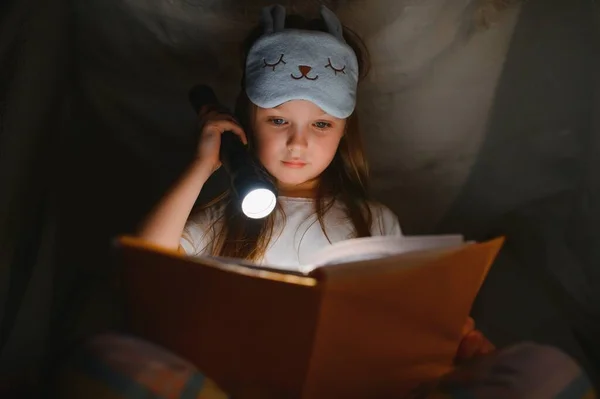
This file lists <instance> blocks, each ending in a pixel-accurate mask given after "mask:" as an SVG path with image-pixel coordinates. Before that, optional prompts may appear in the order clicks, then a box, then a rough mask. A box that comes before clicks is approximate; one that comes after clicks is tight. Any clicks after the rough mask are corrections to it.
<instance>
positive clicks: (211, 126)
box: [202, 111, 248, 144]
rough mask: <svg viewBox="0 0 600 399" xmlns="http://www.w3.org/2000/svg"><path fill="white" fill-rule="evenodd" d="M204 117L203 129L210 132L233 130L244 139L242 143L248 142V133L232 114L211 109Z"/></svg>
mask: <svg viewBox="0 0 600 399" xmlns="http://www.w3.org/2000/svg"><path fill="white" fill-rule="evenodd" d="M203 119H204V120H205V122H204V125H203V127H202V129H203V130H204V131H206V132H207V133H208V134H211V133H218V134H222V133H223V132H227V131H231V132H233V133H234V134H235V135H236V136H238V137H239V138H240V140H242V143H244V144H248V140H247V138H246V133H245V132H244V130H243V129H242V127H241V126H240V125H239V123H238V122H237V120H236V119H235V117H233V116H232V115H230V114H225V113H219V112H215V111H209V112H207V113H206V114H205V116H204V118H203Z"/></svg>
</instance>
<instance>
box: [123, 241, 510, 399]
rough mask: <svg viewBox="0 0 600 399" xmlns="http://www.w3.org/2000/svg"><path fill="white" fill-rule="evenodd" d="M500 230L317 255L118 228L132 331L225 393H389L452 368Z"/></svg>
mask: <svg viewBox="0 0 600 399" xmlns="http://www.w3.org/2000/svg"><path fill="white" fill-rule="evenodd" d="M502 242H503V240H502V239H500V238H499V239H495V240H492V241H489V242H485V243H472V244H465V245H459V246H456V247H445V248H439V249H428V250H420V251H410V252H406V253H401V254H397V255H393V256H387V257H384V258H379V259H370V260H358V261H351V262H349V263H342V264H336V265H328V266H324V267H319V268H316V269H315V270H313V271H312V272H310V273H309V274H307V275H300V274H298V273H286V272H283V271H276V270H273V269H266V268H265V269H261V268H254V267H246V266H242V265H239V264H235V263H233V262H226V261H222V260H221V261H219V260H215V259H211V258H191V257H186V256H181V255H180V254H177V253H175V252H169V251H164V250H161V249H159V248H155V247H152V246H149V245H147V244H146V243H145V242H143V241H140V240H137V239H134V238H130V237H123V238H121V239H120V240H119V241H118V245H117V256H118V259H119V262H120V264H121V267H122V272H123V283H124V284H123V287H124V294H125V299H126V305H127V309H128V320H129V322H130V325H131V329H132V332H134V333H135V334H137V335H139V336H141V337H143V338H146V339H148V340H150V341H152V342H155V343H157V344H159V345H163V346H164V347H166V348H168V349H170V350H172V351H174V352H175V353H177V354H179V355H181V356H183V357H185V358H186V359H188V360H189V361H191V362H193V363H194V364H195V365H196V366H197V367H198V368H199V369H200V370H201V371H202V372H204V373H205V374H206V375H207V376H208V377H210V378H211V379H213V380H214V381H216V382H217V383H218V384H220V386H221V387H222V388H223V389H224V390H225V391H226V392H228V393H229V394H231V395H233V396H236V397H242V398H243V397H261V398H271V397H272V398H282V397H285V398H321V397H323V398H325V397H327V398H331V397H344V398H352V397H389V396H390V395H391V396H399V395H402V394H406V393H407V392H408V391H410V390H411V389H413V388H414V387H416V386H417V385H419V384H421V383H423V382H426V381H430V380H432V379H435V378H437V377H440V376H441V375H443V374H445V373H446V372H448V371H450V370H451V369H452V364H453V359H454V356H455V354H456V351H457V348H458V345H459V342H460V339H461V336H460V334H461V330H462V327H463V325H464V323H465V321H466V319H467V317H468V315H469V312H470V310H471V307H472V304H473V301H474V299H475V296H476V295H477V292H478V291H479V288H480V287H481V284H482V283H483V280H484V279H485V276H486V275H487V272H488V270H489V267H490V265H491V264H492V262H493V260H494V258H495V256H496V255H497V253H498V251H499V249H500V247H501V245H502Z"/></svg>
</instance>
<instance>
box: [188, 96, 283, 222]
mask: <svg viewBox="0 0 600 399" xmlns="http://www.w3.org/2000/svg"><path fill="white" fill-rule="evenodd" d="M189 99H190V102H191V103H192V106H193V107H194V110H195V111H196V112H198V113H200V112H207V113H210V112H211V110H215V109H216V110H217V112H216V113H217V114H219V115H223V114H224V113H223V112H218V110H222V109H223V107H222V106H221V105H220V104H219V102H218V100H217V97H216V95H215V93H214V92H213V91H212V89H211V88H210V87H208V86H205V85H198V86H195V87H193V88H192V90H190V93H189ZM246 144H247V140H246V136H245V134H244V131H243V130H242V129H241V127H240V126H239V125H238V124H237V123H236V122H235V119H234V118H233V117H232V116H231V115H227V114H226V113H225V116H221V118H220V119H217V120H215V121H214V122H207V124H206V125H205V126H204V127H203V129H202V137H201V144H200V148H199V153H198V155H199V156H206V157H208V158H207V159H208V160H207V161H206V162H210V164H211V165H213V167H214V169H213V171H214V170H216V169H217V168H218V167H219V165H220V163H222V164H223V166H224V167H225V170H226V171H227V173H228V174H229V177H230V182H231V188H232V190H233V193H234V195H235V196H236V197H237V200H238V202H239V206H240V208H241V210H242V212H243V213H244V214H245V215H246V216H247V217H249V218H252V219H261V218H264V217H266V216H268V215H269V214H270V213H271V212H272V211H273V209H275V205H276V203H277V190H276V188H275V186H274V184H273V182H272V181H271V179H270V177H269V175H268V174H267V173H266V172H265V170H264V169H263V168H262V166H261V165H260V164H259V163H258V161H257V160H256V159H255V158H254V157H253V156H252V154H250V152H249V151H248V150H247V148H246ZM217 153H218V158H217V157H216V154H217ZM203 162H204V161H203Z"/></svg>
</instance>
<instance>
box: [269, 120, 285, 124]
mask: <svg viewBox="0 0 600 399" xmlns="http://www.w3.org/2000/svg"><path fill="white" fill-rule="evenodd" d="M269 122H271V123H272V124H273V125H275V126H283V125H285V119H282V118H271V119H269Z"/></svg>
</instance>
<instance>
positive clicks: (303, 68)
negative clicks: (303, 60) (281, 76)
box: [291, 65, 319, 80]
mask: <svg viewBox="0 0 600 399" xmlns="http://www.w3.org/2000/svg"><path fill="white" fill-rule="evenodd" d="M298 69H299V70H300V76H294V74H293V73H292V74H291V76H292V78H294V79H296V80H299V79H302V78H306V79H308V80H317V79H318V78H319V75H317V76H314V77H309V76H308V74H309V72H310V71H312V67H310V66H308V65H298Z"/></svg>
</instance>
